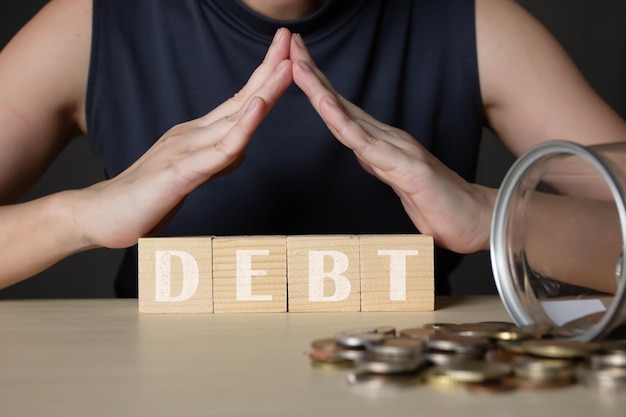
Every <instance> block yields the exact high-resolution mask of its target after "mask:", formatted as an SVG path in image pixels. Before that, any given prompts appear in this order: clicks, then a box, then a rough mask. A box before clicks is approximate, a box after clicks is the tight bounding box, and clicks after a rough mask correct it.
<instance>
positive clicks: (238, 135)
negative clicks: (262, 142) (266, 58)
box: [176, 97, 267, 194]
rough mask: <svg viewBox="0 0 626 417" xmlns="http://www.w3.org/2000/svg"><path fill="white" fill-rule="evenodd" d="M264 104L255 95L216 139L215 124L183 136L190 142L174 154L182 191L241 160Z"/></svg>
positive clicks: (188, 189) (263, 111)
mask: <svg viewBox="0 0 626 417" xmlns="http://www.w3.org/2000/svg"><path fill="white" fill-rule="evenodd" d="M266 107H267V104H266V103H265V101H264V100H263V99H262V98H260V97H254V98H253V99H252V100H250V104H249V105H248V106H247V108H246V109H245V111H244V112H243V113H242V115H241V117H239V118H238V120H237V122H236V123H234V124H231V127H230V129H229V130H228V131H227V132H226V134H224V135H223V136H222V137H221V138H220V139H219V140H214V137H215V128H216V127H215V126H214V125H210V126H207V127H204V128H201V129H198V130H197V131H196V132H194V134H193V135H190V136H189V137H188V138H186V140H188V141H189V142H188V143H187V144H188V145H189V146H188V147H185V145H183V144H181V152H180V154H179V155H180V156H179V157H178V158H176V160H177V164H178V165H179V166H180V168H177V169H176V172H178V174H177V175H182V176H183V177H185V178H186V181H185V182H184V185H181V186H182V187H183V189H182V190H181V191H182V193H183V194H187V193H189V192H191V191H192V190H193V189H195V188H197V187H198V186H200V185H201V184H203V183H205V182H206V181H208V180H210V179H211V178H213V177H214V176H216V175H220V173H222V172H223V171H225V170H228V169H229V167H230V166H231V165H233V164H237V163H238V162H240V161H241V160H242V159H241V158H242V154H243V152H244V149H245V146H246V144H247V143H248V141H249V140H250V138H251V137H252V135H253V134H254V131H255V130H256V128H257V127H258V126H259V124H260V123H261V121H262V120H263V117H264V115H265V113H266V112H267V109H266Z"/></svg>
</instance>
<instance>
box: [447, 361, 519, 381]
mask: <svg viewBox="0 0 626 417" xmlns="http://www.w3.org/2000/svg"><path fill="white" fill-rule="evenodd" d="M511 370H512V368H511V366H510V365H508V364H504V363H488V362H483V361H478V360H472V361H461V362H455V363H451V364H449V365H446V366H444V367H442V372H443V373H444V374H446V375H447V376H449V377H450V378H452V379H453V380H455V381H458V382H483V381H491V380H494V379H499V378H503V377H505V376H508V375H510V374H511Z"/></svg>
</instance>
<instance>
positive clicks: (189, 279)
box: [154, 250, 200, 302]
mask: <svg viewBox="0 0 626 417" xmlns="http://www.w3.org/2000/svg"><path fill="white" fill-rule="evenodd" d="M173 257H176V258H179V259H180V262H181V264H182V275H181V277H182V290H181V291H180V294H179V295H177V296H172V258H173ZM154 258H155V260H156V263H155V266H156V267H155V290H156V301H157V302H173V301H185V300H188V299H190V298H191V297H193V295H194V294H195V293H196V291H197V290H198V284H199V282H200V271H199V269H198V263H197V262H196V260H195V259H194V258H193V256H191V254H189V253H188V252H183V251H161V250H158V251H156V252H155V253H154Z"/></svg>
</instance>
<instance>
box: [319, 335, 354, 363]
mask: <svg viewBox="0 0 626 417" xmlns="http://www.w3.org/2000/svg"><path fill="white" fill-rule="evenodd" d="M311 347H312V348H313V352H316V353H318V355H320V356H322V354H323V353H332V356H335V357H337V358H342V359H349V360H355V359H358V358H360V357H361V356H363V355H364V354H365V348H364V347H358V346H357V347H351V346H342V345H339V344H337V342H336V341H335V339H331V338H325V339H317V340H314V341H313V342H312V343H311Z"/></svg>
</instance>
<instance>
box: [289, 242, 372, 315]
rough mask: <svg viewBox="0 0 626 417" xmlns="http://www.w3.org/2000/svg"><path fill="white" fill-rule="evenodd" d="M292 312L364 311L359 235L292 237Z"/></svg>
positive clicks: (290, 267) (290, 286) (290, 295)
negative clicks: (361, 292) (361, 293)
mask: <svg viewBox="0 0 626 417" xmlns="http://www.w3.org/2000/svg"><path fill="white" fill-rule="evenodd" d="M287 265H288V271H289V273H288V279H287V286H288V287H287V288H288V293H289V301H288V304H289V311H290V312H305V311H306V312H313V311H360V309H361V302H360V283H359V274H360V269H359V239H358V237H357V236H347V235H343V236H289V237H288V238H287Z"/></svg>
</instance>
